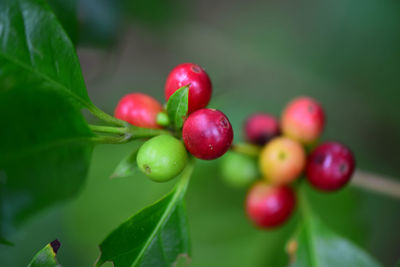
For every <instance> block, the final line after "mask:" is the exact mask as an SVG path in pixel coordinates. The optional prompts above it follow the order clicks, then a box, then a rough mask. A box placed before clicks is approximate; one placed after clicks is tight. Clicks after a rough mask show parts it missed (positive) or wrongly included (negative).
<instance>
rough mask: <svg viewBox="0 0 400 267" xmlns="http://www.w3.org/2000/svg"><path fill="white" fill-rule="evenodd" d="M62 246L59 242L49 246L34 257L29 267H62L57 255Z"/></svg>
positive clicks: (56, 241)
mask: <svg viewBox="0 0 400 267" xmlns="http://www.w3.org/2000/svg"><path fill="white" fill-rule="evenodd" d="M60 246H61V244H60V242H59V241H58V240H54V241H53V242H51V243H49V244H47V245H46V246H45V247H44V248H42V249H41V250H40V251H39V252H38V253H36V255H35V256H34V257H33V259H32V261H31V262H30V263H29V265H28V267H61V265H60V264H59V263H58V262H57V259H56V254H57V251H58V249H59V248H60Z"/></svg>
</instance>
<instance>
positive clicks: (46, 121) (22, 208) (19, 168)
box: [0, 76, 93, 222]
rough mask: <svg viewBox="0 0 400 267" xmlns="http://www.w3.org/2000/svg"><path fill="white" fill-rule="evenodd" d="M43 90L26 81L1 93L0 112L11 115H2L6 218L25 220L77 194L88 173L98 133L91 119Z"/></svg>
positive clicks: (0, 163)
mask: <svg viewBox="0 0 400 267" xmlns="http://www.w3.org/2000/svg"><path fill="white" fill-rule="evenodd" d="M1 81H2V79H1V76H0V86H1ZM42 89H43V87H37V84H31V83H24V80H20V87H14V88H13V90H9V91H5V92H3V91H1V92H0V114H7V116H0V124H1V125H2V127H4V128H3V129H4V130H3V131H0V151H2V153H0V180H1V181H2V184H1V186H0V196H1V200H0V201H1V202H2V211H4V212H3V213H4V214H3V216H0V218H1V219H2V220H3V219H4V220H5V219H10V220H11V221H15V222H19V221H21V220H23V219H25V218H26V217H28V216H29V215H31V213H33V212H35V211H37V210H40V209H42V208H44V207H46V206H48V205H51V204H53V203H55V202H57V201H60V200H63V199H66V198H68V197H70V196H72V195H74V194H75V193H77V192H78V191H79V189H80V187H81V185H82V184H83V182H84V180H85V178H86V175H87V172H88V168H89V163H90V158H91V153H92V149H93V143H92V141H91V138H92V136H93V135H92V133H91V131H90V130H89V128H88V126H87V124H86V121H85V120H84V118H83V117H82V115H81V114H80V112H79V110H77V109H76V108H75V107H74V106H73V105H72V104H71V103H70V102H68V101H65V99H63V98H62V97H60V96H58V95H57V94H54V93H53V92H52V91H49V90H48V91H47V92H46V91H42ZM22 107H23V108H22ZM6 214H7V218H6V217H5V216H6Z"/></svg>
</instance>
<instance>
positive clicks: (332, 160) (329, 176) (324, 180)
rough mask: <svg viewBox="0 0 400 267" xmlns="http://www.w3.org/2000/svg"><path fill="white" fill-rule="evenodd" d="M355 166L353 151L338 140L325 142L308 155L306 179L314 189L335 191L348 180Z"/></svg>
mask: <svg viewBox="0 0 400 267" xmlns="http://www.w3.org/2000/svg"><path fill="white" fill-rule="evenodd" d="M354 168H355V160H354V156H353V153H352V152H351V151H350V149H349V148H347V147H346V146H345V145H343V144H341V143H338V142H326V143H323V144H322V145H320V146H318V147H317V148H316V149H315V150H314V151H313V152H312V153H311V154H310V156H309V159H308V162H307V167H306V172H307V179H308V181H309V182H310V184H311V185H312V186H313V187H315V188H316V189H319V190H322V191H335V190H338V189H340V188H342V187H343V186H344V185H346V184H347V183H348V181H349V180H350V178H351V176H352V174H353V172H354Z"/></svg>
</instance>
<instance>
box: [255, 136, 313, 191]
mask: <svg viewBox="0 0 400 267" xmlns="http://www.w3.org/2000/svg"><path fill="white" fill-rule="evenodd" d="M305 164H306V154H305V152H304V149H303V147H302V146H301V144H300V143H298V142H296V141H294V140H292V139H290V138H287V137H275V138H274V139H272V140H271V141H270V142H269V143H267V144H266V145H265V146H264V148H263V149H262V150H261V153H260V159H259V165H260V169H261V172H262V174H263V176H264V178H265V179H266V180H267V181H269V182H271V183H273V184H289V183H291V182H292V181H294V180H296V179H297V178H298V177H299V175H300V173H301V172H302V171H303V169H304V167H305Z"/></svg>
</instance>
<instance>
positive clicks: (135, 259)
mask: <svg viewBox="0 0 400 267" xmlns="http://www.w3.org/2000/svg"><path fill="white" fill-rule="evenodd" d="M192 170H193V163H189V164H188V165H187V167H186V168H185V170H184V171H183V172H182V174H181V175H180V176H181V178H180V181H179V182H178V184H177V185H176V186H175V188H174V189H173V190H172V191H171V192H170V193H169V194H167V195H166V196H165V197H164V198H162V199H161V200H159V201H158V202H156V203H154V204H153V205H151V206H148V207H146V208H145V209H143V210H142V211H140V212H139V213H137V214H136V215H134V216H132V217H131V218H129V219H128V220H127V221H125V222H124V223H123V224H121V225H120V226H119V227H118V228H117V229H115V230H114V231H113V232H111V233H110V234H109V235H108V237H107V238H106V239H105V240H104V241H103V242H102V243H101V244H100V251H101V254H100V257H99V259H98V261H97V263H96V266H101V265H102V264H103V263H105V262H107V261H112V262H113V263H114V266H115V267H128V266H129V267H130V266H172V265H173V264H174V263H175V262H176V261H177V260H178V261H179V260H180V258H181V257H182V255H190V246H189V237H188V236H189V233H188V229H187V218H186V212H185V204H184V199H183V198H184V196H185V192H186V188H187V185H188V182H189V178H190V176H191V174H192Z"/></svg>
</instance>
